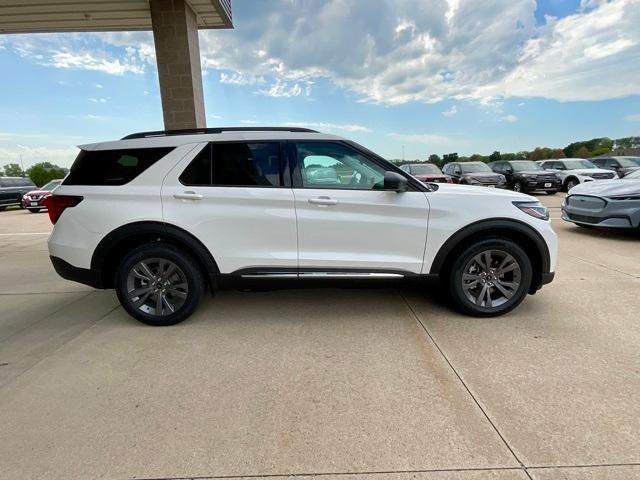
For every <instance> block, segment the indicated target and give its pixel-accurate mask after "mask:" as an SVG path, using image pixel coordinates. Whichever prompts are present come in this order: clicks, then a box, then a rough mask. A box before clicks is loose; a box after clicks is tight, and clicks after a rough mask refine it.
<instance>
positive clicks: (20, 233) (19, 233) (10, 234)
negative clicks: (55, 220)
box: [0, 232, 51, 237]
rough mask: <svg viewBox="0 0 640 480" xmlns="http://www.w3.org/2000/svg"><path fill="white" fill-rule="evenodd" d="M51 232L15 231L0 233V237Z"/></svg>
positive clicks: (47, 233)
mask: <svg viewBox="0 0 640 480" xmlns="http://www.w3.org/2000/svg"><path fill="white" fill-rule="evenodd" d="M50 233H51V232H17V233H0V237H15V236H16V235H49V234H50Z"/></svg>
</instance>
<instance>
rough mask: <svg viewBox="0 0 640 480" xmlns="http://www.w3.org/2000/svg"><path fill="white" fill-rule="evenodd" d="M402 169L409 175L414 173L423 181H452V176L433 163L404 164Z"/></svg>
mask: <svg viewBox="0 0 640 480" xmlns="http://www.w3.org/2000/svg"><path fill="white" fill-rule="evenodd" d="M400 168H401V169H402V170H404V171H405V172H407V173H408V174H409V175H413V176H414V177H415V178H417V179H418V180H420V181H421V182H438V183H452V182H453V180H451V177H450V176H449V175H445V174H444V173H442V171H441V170H440V169H439V168H438V167H437V166H435V165H434V164H433V163H426V162H425V163H412V164H409V165H402V166H401V167H400Z"/></svg>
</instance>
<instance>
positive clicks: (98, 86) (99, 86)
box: [96, 83, 104, 88]
mask: <svg viewBox="0 0 640 480" xmlns="http://www.w3.org/2000/svg"><path fill="white" fill-rule="evenodd" d="M96 88H104V86H102V85H101V84H100V83H96Z"/></svg>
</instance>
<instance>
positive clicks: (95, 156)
mask: <svg viewBox="0 0 640 480" xmlns="http://www.w3.org/2000/svg"><path fill="white" fill-rule="evenodd" d="M171 150H173V147H163V148H135V149H123V150H80V153H79V154H78V156H77V157H76V160H75V162H73V165H72V166H71V170H70V172H69V175H68V176H67V178H66V179H65V180H64V184H65V185H124V184H125V183H129V182H130V181H131V180H133V179H134V178H136V177H137V176H138V175H140V174H141V173H142V172H144V171H145V170H146V169H147V168H149V167H150V166H151V165H153V164H154V163H156V162H157V161H158V160H160V159H161V158H162V157H164V156H165V155H166V154H168V153H169V152H170V151H171Z"/></svg>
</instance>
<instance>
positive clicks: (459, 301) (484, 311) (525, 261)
mask: <svg viewBox="0 0 640 480" xmlns="http://www.w3.org/2000/svg"><path fill="white" fill-rule="evenodd" d="M489 250H491V251H494V252H495V254H496V255H497V254H498V252H502V253H504V254H508V255H510V256H511V257H512V259H513V260H514V261H515V262H516V263H517V265H518V267H519V272H520V276H519V284H518V285H517V288H515V289H514V291H513V292H512V296H511V297H510V298H507V297H506V296H504V295H503V294H502V293H500V292H499V290H498V289H497V287H488V286H487V290H488V291H489V296H490V297H491V296H492V295H493V294H496V295H501V296H502V297H503V298H502V299H500V301H502V302H503V303H501V304H499V305H498V306H485V305H478V304H476V303H474V302H472V301H471V300H470V299H469V298H468V297H467V294H466V293H465V291H464V289H463V274H464V273H465V269H466V268H465V267H467V266H468V265H469V264H470V262H473V259H474V257H476V256H477V255H479V254H481V253H483V252H486V251H489ZM455 258H456V259H455V260H454V262H453V264H452V266H451V270H450V271H451V273H450V275H449V278H448V289H449V295H450V297H451V300H452V302H453V306H454V307H455V308H456V309H457V310H459V311H461V312H462V313H466V314H467V315H472V316H475V317H493V316H497V315H502V314H504V313H507V312H510V311H511V310H513V309H514V308H516V307H517V306H518V305H519V304H520V302H522V300H524V298H525V297H526V296H527V294H528V292H529V288H530V286H531V281H532V278H533V267H532V266H531V260H530V259H529V256H528V255H527V254H526V252H525V251H524V250H522V248H520V247H519V246H518V245H517V244H516V243H515V242H513V241H512V240H509V239H507V238H499V237H496V238H485V239H483V240H480V241H478V242H477V243H474V244H473V245H470V246H468V247H466V248H464V249H463V250H462V251H457V252H456V257H455ZM508 275H509V274H508V273H507V274H505V276H508ZM511 275H512V276H513V275H515V272H514V273H511ZM511 280H512V281H515V278H512V279H511ZM483 283H484V282H483ZM489 284H490V285H492V283H489ZM469 285H470V284H469ZM501 285H502V284H501ZM478 288H480V289H482V288H484V286H483V285H480V284H478ZM495 301H498V299H496V300H495Z"/></svg>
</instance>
